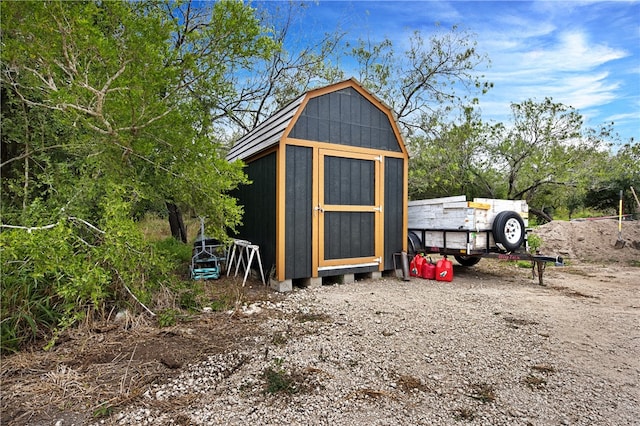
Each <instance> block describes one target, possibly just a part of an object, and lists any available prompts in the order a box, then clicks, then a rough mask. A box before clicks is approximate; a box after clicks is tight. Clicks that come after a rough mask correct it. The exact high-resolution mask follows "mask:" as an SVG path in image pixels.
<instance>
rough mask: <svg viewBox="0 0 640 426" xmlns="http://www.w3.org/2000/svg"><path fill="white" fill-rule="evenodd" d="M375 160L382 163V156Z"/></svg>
mask: <svg viewBox="0 0 640 426" xmlns="http://www.w3.org/2000/svg"><path fill="white" fill-rule="evenodd" d="M374 160H376V161H379V162H381V163H382V155H378V156H377V157H374Z"/></svg>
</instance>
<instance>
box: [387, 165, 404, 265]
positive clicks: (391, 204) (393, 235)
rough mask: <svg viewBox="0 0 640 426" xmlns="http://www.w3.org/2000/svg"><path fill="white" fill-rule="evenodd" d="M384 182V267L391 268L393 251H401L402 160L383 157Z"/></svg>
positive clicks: (402, 214) (402, 213)
mask: <svg viewBox="0 0 640 426" xmlns="http://www.w3.org/2000/svg"><path fill="white" fill-rule="evenodd" d="M384 176H385V182H384V208H385V210H384V212H385V213H384V269H385V270H390V269H393V253H399V252H401V251H402V246H403V243H404V241H402V236H403V231H404V230H403V218H404V160H403V159H402V158H390V157H387V158H385V173H384Z"/></svg>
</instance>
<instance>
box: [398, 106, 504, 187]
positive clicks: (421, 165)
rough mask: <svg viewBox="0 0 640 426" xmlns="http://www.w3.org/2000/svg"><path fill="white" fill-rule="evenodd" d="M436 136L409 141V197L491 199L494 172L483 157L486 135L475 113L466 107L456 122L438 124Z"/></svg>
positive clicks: (485, 127)
mask: <svg viewBox="0 0 640 426" xmlns="http://www.w3.org/2000/svg"><path fill="white" fill-rule="evenodd" d="M441 129H442V130H441V131H440V132H439V133H438V135H437V136H434V137H433V138H430V139H427V138H426V137H424V136H415V137H414V138H411V139H410V141H409V147H410V149H411V151H412V152H414V155H413V156H412V157H411V158H410V160H409V198H411V199H423V198H437V197H442V196H451V195H460V194H466V195H467V197H468V198H473V197H480V196H487V195H488V196H494V195H495V194H494V193H493V190H494V188H493V182H494V181H495V179H496V175H497V173H496V172H495V171H493V170H492V169H491V168H489V167H487V165H486V162H487V160H488V158H487V157H486V155H484V152H485V150H486V145H485V144H486V141H485V140H484V136H485V135H486V134H487V133H488V130H487V125H486V124H484V123H482V121H481V119H480V116H479V114H478V113H477V112H476V111H474V110H473V108H471V107H468V108H465V110H464V117H463V119H461V120H460V123H455V122H453V123H442V124H441Z"/></svg>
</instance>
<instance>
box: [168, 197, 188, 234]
mask: <svg viewBox="0 0 640 426" xmlns="http://www.w3.org/2000/svg"><path fill="white" fill-rule="evenodd" d="M166 204H167V209H168V210H169V226H170V227H171V236H172V237H173V238H175V239H176V240H178V241H182V242H183V243H185V244H186V242H187V228H185V226H184V222H183V220H182V213H181V212H180V209H179V208H178V206H177V205H175V204H173V203H170V202H168V201H167V203H166Z"/></svg>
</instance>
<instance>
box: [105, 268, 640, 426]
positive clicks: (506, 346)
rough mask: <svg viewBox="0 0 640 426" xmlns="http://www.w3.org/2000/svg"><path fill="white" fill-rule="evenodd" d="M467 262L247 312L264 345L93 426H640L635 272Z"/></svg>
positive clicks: (324, 290) (211, 363)
mask: <svg viewBox="0 0 640 426" xmlns="http://www.w3.org/2000/svg"><path fill="white" fill-rule="evenodd" d="M484 262H487V261H486V260H483V262H481V264H482V263H484ZM478 267H479V268H471V269H469V270H465V271H463V270H462V268H461V269H460V270H458V269H456V271H455V272H456V275H455V278H454V281H453V282H452V283H440V282H433V281H424V280H419V279H412V281H410V282H403V281H400V280H396V279H393V278H385V279H382V280H375V281H372V280H367V281H359V282H356V283H353V284H347V285H332V286H323V287H321V288H317V289H301V290H295V291H294V292H292V293H291V294H289V295H288V296H287V297H286V298H285V299H284V301H282V302H278V303H271V302H262V303H260V304H258V305H252V306H249V307H247V308H246V310H245V314H246V315H262V316H264V318H265V320H264V321H263V322H261V327H263V328H264V331H266V332H265V333H261V334H259V335H260V336H263V337H252V338H251V340H247V341H246V342H244V344H243V345H242V347H243V348H244V349H242V350H241V351H238V352H232V353H226V354H223V355H218V356H212V357H210V358H209V360H208V361H207V362H205V363H202V364H198V365H191V366H188V367H186V368H185V371H184V373H183V374H182V375H181V376H180V377H178V378H177V379H174V380H171V381H170V382H168V383H165V384H161V385H154V386H152V387H151V388H150V389H149V390H148V391H147V393H146V394H145V396H144V398H143V403H138V404H137V406H135V407H129V408H128V409H126V410H124V411H122V412H120V413H114V414H113V415H112V416H110V417H109V418H107V419H106V420H102V421H100V422H99V423H97V424H117V425H132V424H138V425H145V424H149V425H151V424H153V425H159V424H167V425H168V424H194V425H211V424H220V425H246V424H259V425H283V424H284V425H286V424H289V425H398V424H402V425H451V424H469V425H487V424H491V425H632V424H638V419H640V379H639V377H640V363H639V362H638V358H637V357H638V354H639V353H640V352H639V349H640V331H639V327H638V325H639V321H638V319H639V313H640V298H639V290H640V269H639V268H622V269H617V270H615V271H614V270H607V269H606V268H600V267H595V266H586V267H582V268H581V267H572V268H570V269H569V268H547V274H546V282H547V286H546V287H541V286H538V285H536V283H537V280H536V281H534V280H532V279H531V277H530V276H529V273H528V272H527V271H526V270H522V269H509V268H511V267H508V268H505V267H504V266H502V265H500V266H498V265H493V264H492V263H491V262H489V263H488V264H487V266H483V267H480V265H478Z"/></svg>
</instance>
